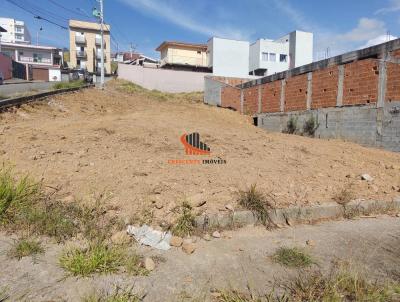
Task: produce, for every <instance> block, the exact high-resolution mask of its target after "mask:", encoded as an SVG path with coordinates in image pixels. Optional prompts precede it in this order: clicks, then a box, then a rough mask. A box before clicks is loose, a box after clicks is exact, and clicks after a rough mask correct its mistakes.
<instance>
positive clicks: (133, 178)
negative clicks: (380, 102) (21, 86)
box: [0, 82, 400, 222]
mask: <svg viewBox="0 0 400 302" xmlns="http://www.w3.org/2000/svg"><path fill="white" fill-rule="evenodd" d="M119 85H120V84H119V83H118V82H112V83H109V84H108V86H107V88H106V90H105V91H99V90H96V89H88V90H84V91H81V92H77V93H72V94H67V95H62V96H56V97H51V98H49V99H47V100H46V101H43V102H38V103H35V104H31V105H26V106H23V107H22V108H20V109H14V110H12V111H9V112H3V113H1V114H0V141H1V144H0V162H10V163H12V164H13V165H15V166H16V168H15V169H16V171H17V172H19V173H30V174H32V176H34V177H35V178H37V179H42V178H43V180H44V183H45V184H46V185H48V186H51V187H58V188H60V191H59V192H60V196H61V197H60V198H63V199H65V200H66V201H67V200H73V199H77V200H87V199H88V198H89V196H92V195H93V194H94V193H95V194H99V193H106V194H107V196H108V197H109V202H110V204H111V205H113V209H114V211H115V213H116V214H118V215H119V216H121V217H123V218H129V217H132V216H133V215H134V214H137V213H142V214H145V215H146V216H148V217H149V218H152V217H153V218H154V220H153V221H154V222H159V221H161V220H168V221H171V220H172V219H173V218H174V215H175V214H174V211H173V209H174V208H175V207H176V206H177V205H179V204H180V203H181V202H182V201H183V200H184V199H187V200H188V201H190V202H192V203H193V204H194V205H197V204H199V203H203V202H204V201H206V203H205V204H204V205H203V206H201V207H197V208H196V210H197V211H198V212H204V211H206V212H216V211H224V210H225V205H226V204H228V203H231V204H233V205H234V206H236V205H235V200H236V194H237V192H238V190H239V189H246V188H247V187H249V186H250V185H251V184H254V183H256V184H257V187H258V188H259V189H260V190H262V191H263V192H265V193H266V194H269V196H270V199H271V202H273V203H275V204H276V206H279V207H285V206H290V205H303V204H312V203H318V202H322V201H333V199H334V198H335V196H338V194H340V192H342V191H343V189H344V188H350V189H349V191H350V192H352V193H351V194H350V195H352V196H351V197H353V198H365V199H379V200H391V199H392V198H393V197H395V196H398V195H399V194H400V193H399V190H400V154H396V153H391V152H386V151H383V150H377V149H371V148H364V147H361V146H358V145H356V144H353V143H348V142H342V141H338V140H332V141H325V140H318V139H311V138H306V137H299V136H293V135H286V134H277V133H267V132H265V131H263V130H260V129H257V128H255V127H254V126H252V125H251V121H250V119H249V118H248V117H245V116H241V115H239V114H238V113H236V112H232V111H229V110H225V109H220V108H215V107H209V106H206V105H204V104H202V103H201V102H200V101H199V100H197V101H196V98H195V97H193V95H189V96H186V97H185V96H180V97H178V98H172V97H170V96H167V97H165V96H161V97H160V96H159V95H155V96H152V95H150V94H145V93H127V92H125V91H122V90H121V88H120V87H119ZM197 99H199V97H197ZM192 132H199V133H200V137H201V141H203V142H205V143H207V144H208V145H209V146H210V148H211V156H194V155H186V154H185V152H184V148H183V146H182V144H181V142H180V136H181V135H182V134H184V133H192ZM218 157H220V158H222V159H225V160H226V161H227V163H226V164H221V165H172V164H169V163H168V160H171V159H203V158H212V159H216V158H218ZM363 173H368V174H369V175H371V176H372V177H373V181H370V182H368V181H364V180H361V177H360V175H361V174H363Z"/></svg>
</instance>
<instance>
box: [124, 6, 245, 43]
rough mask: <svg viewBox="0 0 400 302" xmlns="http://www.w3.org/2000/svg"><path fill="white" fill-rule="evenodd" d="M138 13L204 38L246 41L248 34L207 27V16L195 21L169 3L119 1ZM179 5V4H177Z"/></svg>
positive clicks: (226, 26) (234, 29)
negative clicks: (162, 20)
mask: <svg viewBox="0 0 400 302" xmlns="http://www.w3.org/2000/svg"><path fill="white" fill-rule="evenodd" d="M119 1H121V2H123V3H125V4H127V5H129V6H130V7H132V8H133V9H135V10H137V11H139V12H145V13H146V14H149V15H153V16H154V17H158V18H162V19H164V20H167V21H168V22H171V23H173V24H175V25H177V26H179V27H182V28H185V29H189V30H191V31H193V32H197V33H200V34H203V35H206V36H210V37H211V36H220V37H226V38H232V39H243V40H244V39H247V38H249V34H248V33H246V32H244V31H242V30H241V29H238V28H235V27H233V26H231V25H215V26H211V25H207V20H210V19H207V16H205V18H204V17H203V16H200V17H201V18H200V20H196V19H195V18H194V17H193V16H191V15H190V12H188V11H183V10H182V9H181V7H182V5H176V4H174V3H171V2H168V3H166V2H161V1H157V0H119ZM178 4H179V3H178Z"/></svg>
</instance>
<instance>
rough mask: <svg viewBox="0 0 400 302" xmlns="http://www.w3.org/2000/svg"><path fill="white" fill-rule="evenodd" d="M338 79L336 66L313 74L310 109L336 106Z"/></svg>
mask: <svg viewBox="0 0 400 302" xmlns="http://www.w3.org/2000/svg"><path fill="white" fill-rule="evenodd" d="M338 79H339V68H338V66H332V67H329V68H326V69H322V70H317V71H314V72H313V75H312V102H311V108H312V109H316V108H327V107H335V106H336V100H337V93H338Z"/></svg>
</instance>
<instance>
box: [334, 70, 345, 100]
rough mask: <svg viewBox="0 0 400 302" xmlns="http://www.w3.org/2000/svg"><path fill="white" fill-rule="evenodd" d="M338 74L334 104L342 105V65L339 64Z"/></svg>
mask: <svg viewBox="0 0 400 302" xmlns="http://www.w3.org/2000/svg"><path fill="white" fill-rule="evenodd" d="M338 69H339V75H338V90H337V97H336V106H337V107H341V106H343V84H344V65H339V67H338Z"/></svg>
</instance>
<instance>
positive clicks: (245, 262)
mask: <svg viewBox="0 0 400 302" xmlns="http://www.w3.org/2000/svg"><path fill="white" fill-rule="evenodd" d="M307 240H312V241H313V242H314V245H313V246H308V245H307V244H306V241H307ZM12 242H13V241H12V238H10V237H9V236H4V235H2V234H0V284H1V285H3V286H6V287H7V288H8V294H9V295H10V296H11V301H80V298H81V297H83V296H86V295H88V294H91V293H93V292H95V291H101V290H104V291H106V292H107V291H109V292H112V290H113V289H114V288H115V287H116V286H119V287H122V288H133V289H134V291H135V292H137V293H140V294H141V295H143V294H146V297H145V299H144V301H145V302H147V301H148V302H169V301H171V302H177V301H188V302H189V301H190V302H194V301H210V297H211V294H210V290H211V289H212V288H217V289H226V290H229V289H236V290H239V291H243V292H247V286H249V287H250V288H251V291H252V292H253V294H265V293H269V291H270V290H271V288H272V287H274V285H276V282H277V281H279V280H286V279H288V277H290V276H295V275H297V272H298V271H297V270H296V269H289V268H285V267H283V266H281V265H279V264H277V263H275V262H273V261H272V259H271V256H272V255H273V254H274V252H275V251H276V249H277V248H279V247H282V246H288V247H292V246H293V247H300V248H304V249H305V250H306V251H307V253H309V254H310V255H311V256H312V258H313V260H314V261H315V262H316V267H318V268H320V269H321V270H322V271H326V272H329V271H330V269H331V267H332V266H333V265H334V263H338V262H339V263H340V262H347V263H350V264H351V267H352V268H353V269H356V270H357V271H360V272H361V273H363V274H365V276H368V278H369V279H371V280H380V281H381V282H383V280H386V281H387V280H390V279H392V280H394V281H396V280H397V281H399V280H400V218H392V217H379V218H377V219H371V218H368V219H360V220H347V221H340V222H327V223H322V224H319V225H313V226H311V225H304V226H296V227H294V228H286V229H280V230H276V231H273V232H269V231H267V230H265V228H261V227H247V228H243V229H240V230H238V231H236V232H229V231H227V232H224V233H223V238H221V239H214V240H212V241H209V242H206V241H204V240H198V242H197V243H196V245H197V249H196V251H195V252H194V254H192V255H186V254H184V253H183V252H182V251H181V250H180V249H177V248H173V249H171V250H169V251H167V252H159V251H154V250H150V249H148V248H145V247H141V248H138V250H139V252H140V253H142V254H145V255H151V256H155V255H157V256H159V257H162V258H163V259H164V262H161V263H160V264H158V265H157V267H156V269H155V271H153V272H152V273H151V274H150V275H149V276H148V277H131V276H127V275H125V274H118V275H117V274H112V275H102V276H95V277H91V278H75V277H66V275H65V272H64V271H63V270H62V269H61V268H60V267H59V266H58V263H57V257H58V255H59V253H60V252H61V250H62V246H60V245H54V244H51V243H48V244H47V245H46V253H45V254H44V255H41V256H39V257H38V258H36V260H35V261H33V260H32V258H30V257H26V258H23V259H22V260H20V261H18V260H12V259H9V258H8V257H7V256H6V254H7V251H8V249H9V248H10V246H11V244H12ZM316 267H314V268H316ZM194 299H198V300H194Z"/></svg>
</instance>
